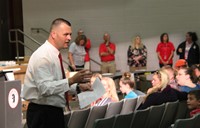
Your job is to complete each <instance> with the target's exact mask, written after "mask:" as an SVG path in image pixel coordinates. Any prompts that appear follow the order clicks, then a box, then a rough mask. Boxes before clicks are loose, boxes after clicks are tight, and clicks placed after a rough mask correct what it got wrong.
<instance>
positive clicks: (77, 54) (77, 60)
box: [69, 42, 86, 66]
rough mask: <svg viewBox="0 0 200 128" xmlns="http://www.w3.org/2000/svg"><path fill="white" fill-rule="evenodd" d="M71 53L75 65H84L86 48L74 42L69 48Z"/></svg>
mask: <svg viewBox="0 0 200 128" xmlns="http://www.w3.org/2000/svg"><path fill="white" fill-rule="evenodd" d="M69 52H71V53H72V56H73V59H74V64H75V65H77V66H82V65H84V63H85V62H84V59H85V54H86V52H85V47H84V46H80V45H77V44H76V43H75V42H73V43H72V44H71V45H70V47H69Z"/></svg>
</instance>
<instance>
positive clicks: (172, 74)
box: [162, 65, 179, 91]
mask: <svg viewBox="0 0 200 128" xmlns="http://www.w3.org/2000/svg"><path fill="white" fill-rule="evenodd" d="M162 70H164V71H165V72H166V73H167V74H168V76H169V85H170V86H171V88H173V89H176V90H178V91H179V86H178V83H177V82H176V80H175V70H174V69H173V68H172V67H171V66H170V65H165V66H163V67H162Z"/></svg>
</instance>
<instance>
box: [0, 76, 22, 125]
mask: <svg viewBox="0 0 200 128" xmlns="http://www.w3.org/2000/svg"><path fill="white" fill-rule="evenodd" d="M20 93H21V82H20V81H19V80H14V81H0V103H1V105H0V113H1V114H0V128H22V109H21V98H20Z"/></svg>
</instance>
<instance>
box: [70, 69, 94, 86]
mask: <svg viewBox="0 0 200 128" xmlns="http://www.w3.org/2000/svg"><path fill="white" fill-rule="evenodd" d="M91 76H92V73H91V72H89V70H87V69H83V70H81V71H79V72H77V73H76V74H75V75H74V76H73V77H71V78H69V79H68V80H69V85H72V84H74V83H85V82H89V81H90V78H91Z"/></svg>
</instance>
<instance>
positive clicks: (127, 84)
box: [119, 72, 137, 99]
mask: <svg viewBox="0 0 200 128" xmlns="http://www.w3.org/2000/svg"><path fill="white" fill-rule="evenodd" d="M119 85H120V90H121V92H122V93H123V94H124V93H125V94H126V96H125V97H124V98H125V99H128V98H136V97H137V94H136V93H135V92H133V90H134V86H135V83H134V81H133V80H132V78H131V73H129V72H125V73H124V75H123V76H122V78H121V79H120V81H119Z"/></svg>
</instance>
